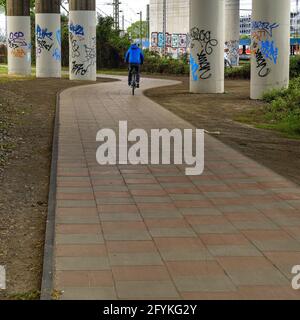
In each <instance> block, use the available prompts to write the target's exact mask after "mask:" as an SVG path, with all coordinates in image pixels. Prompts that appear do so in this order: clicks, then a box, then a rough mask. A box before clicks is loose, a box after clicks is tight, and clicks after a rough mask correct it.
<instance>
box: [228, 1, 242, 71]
mask: <svg viewBox="0 0 300 320" xmlns="http://www.w3.org/2000/svg"><path fill="white" fill-rule="evenodd" d="M239 45H240V0H225V50H226V52H227V55H228V58H229V59H230V61H231V64H232V65H233V66H238V65H239V57H240V54H239Z"/></svg>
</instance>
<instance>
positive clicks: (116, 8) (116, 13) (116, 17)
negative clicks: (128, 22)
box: [113, 0, 121, 30]
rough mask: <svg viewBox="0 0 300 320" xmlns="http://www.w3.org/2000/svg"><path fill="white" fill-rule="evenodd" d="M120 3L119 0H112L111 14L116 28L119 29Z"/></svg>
mask: <svg viewBox="0 0 300 320" xmlns="http://www.w3.org/2000/svg"><path fill="white" fill-rule="evenodd" d="M120 4H121V2H120V1H119V0H113V16H114V26H115V29H116V30H120Z"/></svg>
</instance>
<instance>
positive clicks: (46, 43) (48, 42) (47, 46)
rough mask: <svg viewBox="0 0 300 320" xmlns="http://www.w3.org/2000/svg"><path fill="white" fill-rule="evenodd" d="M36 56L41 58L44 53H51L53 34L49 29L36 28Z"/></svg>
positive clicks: (38, 26)
mask: <svg viewBox="0 0 300 320" xmlns="http://www.w3.org/2000/svg"><path fill="white" fill-rule="evenodd" d="M36 42H37V43H36V55H37V56H40V55H41V54H42V52H43V51H47V52H49V51H50V50H51V49H52V47H53V45H54V40H53V32H50V31H48V28H44V29H43V28H41V27H40V25H37V26H36Z"/></svg>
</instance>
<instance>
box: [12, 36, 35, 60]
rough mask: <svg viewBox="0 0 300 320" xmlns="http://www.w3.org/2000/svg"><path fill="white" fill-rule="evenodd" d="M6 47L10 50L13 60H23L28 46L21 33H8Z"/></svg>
mask: <svg viewBox="0 0 300 320" xmlns="http://www.w3.org/2000/svg"><path fill="white" fill-rule="evenodd" d="M8 47H9V48H10V49H11V55H12V56H13V57H15V58H24V57H25V56H26V52H27V49H28V48H29V47H30V45H29V44H28V43H27V41H26V39H25V35H24V33H23V32H22V31H17V32H10V34H9V36H8Z"/></svg>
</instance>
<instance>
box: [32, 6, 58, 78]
mask: <svg viewBox="0 0 300 320" xmlns="http://www.w3.org/2000/svg"><path fill="white" fill-rule="evenodd" d="M35 10H36V15H35V23H36V26H35V32H36V35H35V36H36V76H37V77H39V78H43V77H54V78H60V77H61V23H60V0H36V1H35Z"/></svg>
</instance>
